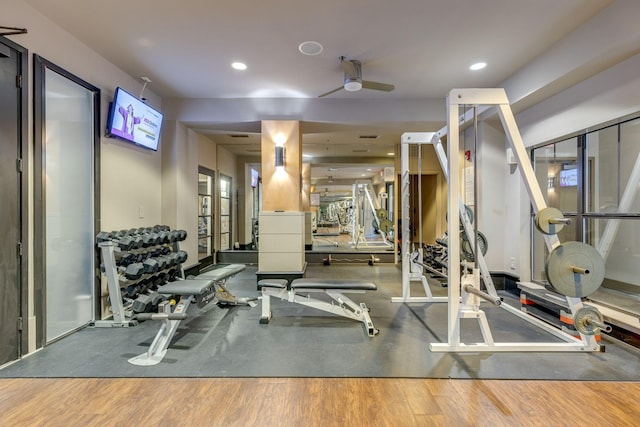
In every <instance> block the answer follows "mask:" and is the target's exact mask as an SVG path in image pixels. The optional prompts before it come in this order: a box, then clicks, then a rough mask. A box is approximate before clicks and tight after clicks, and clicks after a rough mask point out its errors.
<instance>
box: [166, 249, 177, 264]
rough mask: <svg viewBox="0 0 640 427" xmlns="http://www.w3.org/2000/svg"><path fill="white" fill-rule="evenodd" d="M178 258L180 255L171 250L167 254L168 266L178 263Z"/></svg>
mask: <svg viewBox="0 0 640 427" xmlns="http://www.w3.org/2000/svg"><path fill="white" fill-rule="evenodd" d="M179 259H180V256H179V255H178V254H177V253H175V252H171V253H170V254H169V255H167V263H168V264H169V267H173V266H174V265H178V264H179V262H178V261H179Z"/></svg>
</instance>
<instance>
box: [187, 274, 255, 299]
mask: <svg viewBox="0 0 640 427" xmlns="http://www.w3.org/2000/svg"><path fill="white" fill-rule="evenodd" d="M245 268H246V267H245V265H244V264H229V265H225V266H224V267H220V268H216V269H215V270H211V271H207V272H205V273H202V274H199V275H197V276H196V277H195V279H206V280H213V281H214V284H215V285H216V286H218V287H219V288H220V289H219V290H218V292H216V298H217V299H218V304H220V305H238V304H243V305H247V304H248V303H249V301H251V299H247V298H238V297H236V296H235V295H233V294H232V293H231V292H229V290H228V289H227V286H226V283H227V279H229V278H230V277H233V276H235V275H236V274H238V273H240V272H241V271H243V270H244V269H245ZM190 278H191V277H190Z"/></svg>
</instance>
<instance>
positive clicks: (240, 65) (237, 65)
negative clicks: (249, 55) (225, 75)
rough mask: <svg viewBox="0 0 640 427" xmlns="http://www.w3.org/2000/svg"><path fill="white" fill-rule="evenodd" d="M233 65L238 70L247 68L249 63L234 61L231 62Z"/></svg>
mask: <svg viewBox="0 0 640 427" xmlns="http://www.w3.org/2000/svg"><path fill="white" fill-rule="evenodd" d="M231 66H232V67H233V68H234V69H236V70H241V71H242V70H246V69H247V64H245V63H244V62H233V63H232V64H231Z"/></svg>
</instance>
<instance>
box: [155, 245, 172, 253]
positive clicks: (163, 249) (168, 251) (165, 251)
mask: <svg viewBox="0 0 640 427" xmlns="http://www.w3.org/2000/svg"><path fill="white" fill-rule="evenodd" d="M170 253H171V248H170V247H169V246H163V247H161V248H160V253H159V254H158V255H169V254H170Z"/></svg>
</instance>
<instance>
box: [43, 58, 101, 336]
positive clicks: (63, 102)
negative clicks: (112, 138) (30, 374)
mask: <svg viewBox="0 0 640 427" xmlns="http://www.w3.org/2000/svg"><path fill="white" fill-rule="evenodd" d="M34 64H35V68H34V70H35V88H34V92H35V94H36V96H35V106H34V124H35V128H36V130H35V132H34V140H35V144H34V145H35V151H34V157H35V159H36V161H37V162H38V165H37V166H36V168H35V196H36V197H35V203H34V212H35V218H37V220H36V221H35V227H34V230H35V236H34V238H35V242H36V246H35V248H34V254H35V260H34V261H35V263H34V264H35V277H36V280H35V284H34V288H35V292H36V299H35V306H36V313H37V315H38V318H39V319H40V322H39V324H38V337H37V343H38V345H39V346H43V345H46V344H48V343H50V342H52V341H53V340H56V339H58V338H61V337H63V336H65V335H66V334H68V333H70V332H73V331H75V330H76V329H79V328H81V327H83V326H85V325H87V324H88V323H89V322H91V321H92V320H93V319H94V313H97V311H96V306H97V304H98V302H99V298H97V295H99V294H98V292H97V290H98V288H97V286H98V282H97V280H96V273H95V262H96V256H95V253H96V249H95V235H96V230H97V229H99V223H98V214H99V212H100V209H99V200H100V196H99V194H98V179H97V177H99V176H100V174H99V165H100V157H99V150H100V130H99V123H100V89H98V88H96V87H95V86H93V85H91V84H89V83H87V82H85V81H83V80H81V79H80V78H78V77H76V76H74V75H73V74H71V73H69V72H68V71H65V70H63V69H61V68H60V67H58V66H56V65H54V64H52V63H51V62H49V61H47V60H45V59H44V58H41V57H39V56H37V55H36V56H35V57H34Z"/></svg>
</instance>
